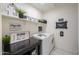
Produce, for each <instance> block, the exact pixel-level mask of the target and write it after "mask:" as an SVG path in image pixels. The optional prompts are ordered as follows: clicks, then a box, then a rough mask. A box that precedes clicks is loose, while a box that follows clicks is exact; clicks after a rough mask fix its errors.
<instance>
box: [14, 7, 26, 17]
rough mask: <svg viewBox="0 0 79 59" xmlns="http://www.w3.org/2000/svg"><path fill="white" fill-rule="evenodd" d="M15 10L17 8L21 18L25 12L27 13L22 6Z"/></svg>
mask: <svg viewBox="0 0 79 59" xmlns="http://www.w3.org/2000/svg"><path fill="white" fill-rule="evenodd" d="M15 10H16V12H17V13H18V15H19V18H23V17H24V14H25V13H26V12H25V11H24V10H23V9H21V8H16V9H15Z"/></svg>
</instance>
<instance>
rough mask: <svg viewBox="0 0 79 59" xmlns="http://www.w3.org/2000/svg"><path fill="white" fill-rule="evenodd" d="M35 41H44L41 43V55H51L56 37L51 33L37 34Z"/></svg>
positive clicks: (34, 35)
mask: <svg viewBox="0 0 79 59" xmlns="http://www.w3.org/2000/svg"><path fill="white" fill-rule="evenodd" d="M32 37H33V38H35V39H39V40H41V41H42V43H41V51H40V52H41V55H49V54H50V52H51V50H52V49H53V48H54V44H53V41H54V36H53V34H51V33H37V34H33V36H32Z"/></svg>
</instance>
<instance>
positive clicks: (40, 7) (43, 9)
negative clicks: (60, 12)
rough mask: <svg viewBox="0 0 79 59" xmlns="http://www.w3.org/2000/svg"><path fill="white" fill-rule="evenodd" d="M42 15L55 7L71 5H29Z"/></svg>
mask: <svg viewBox="0 0 79 59" xmlns="http://www.w3.org/2000/svg"><path fill="white" fill-rule="evenodd" d="M29 4H30V5H32V6H33V7H35V8H36V9H38V10H39V11H40V12H42V13H46V12H48V11H51V10H52V9H54V8H55V7H59V6H68V5H72V4H71V3H29Z"/></svg>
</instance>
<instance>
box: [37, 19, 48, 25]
mask: <svg viewBox="0 0 79 59" xmlns="http://www.w3.org/2000/svg"><path fill="white" fill-rule="evenodd" d="M38 22H41V23H45V24H47V21H46V20H44V19H43V20H38Z"/></svg>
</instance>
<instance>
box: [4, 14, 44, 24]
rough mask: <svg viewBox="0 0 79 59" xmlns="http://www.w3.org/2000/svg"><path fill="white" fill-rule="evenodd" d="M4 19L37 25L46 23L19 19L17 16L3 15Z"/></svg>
mask: <svg viewBox="0 0 79 59" xmlns="http://www.w3.org/2000/svg"><path fill="white" fill-rule="evenodd" d="M2 18H9V19H14V20H19V21H24V22H33V23H36V24H44V23H40V22H38V21H37V22H36V21H32V20H27V18H26V19H22V18H18V17H16V16H9V15H2Z"/></svg>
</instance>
